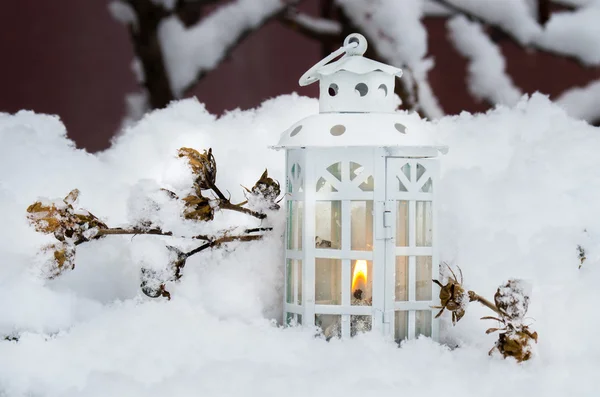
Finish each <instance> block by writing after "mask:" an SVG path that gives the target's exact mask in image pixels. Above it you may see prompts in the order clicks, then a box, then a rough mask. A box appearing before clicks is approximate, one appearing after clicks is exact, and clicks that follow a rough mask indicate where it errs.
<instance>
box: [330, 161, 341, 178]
mask: <svg viewBox="0 0 600 397" xmlns="http://www.w3.org/2000/svg"><path fill="white" fill-rule="evenodd" d="M327 171H329V173H330V174H331V175H333V176H334V177H335V179H337V180H338V181H340V182H341V181H342V163H341V162H338V163H335V164H331V165H330V166H329V167H327Z"/></svg>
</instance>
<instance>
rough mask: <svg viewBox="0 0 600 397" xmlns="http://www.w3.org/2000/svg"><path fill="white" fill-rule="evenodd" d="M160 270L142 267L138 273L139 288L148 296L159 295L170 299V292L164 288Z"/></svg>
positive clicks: (154, 296) (156, 296) (155, 296)
mask: <svg viewBox="0 0 600 397" xmlns="http://www.w3.org/2000/svg"><path fill="white" fill-rule="evenodd" d="M161 276H162V275H161V274H160V272H157V271H156V270H153V269H147V268H142V269H141V273H140V280H141V283H140V288H141V290H142V292H143V293H144V295H146V296H148V297H150V298H158V297H159V296H163V297H166V298H167V299H169V300H170V299H171V294H170V293H169V291H167V290H166V289H165V282H166V281H167V280H163V278H162V277H161Z"/></svg>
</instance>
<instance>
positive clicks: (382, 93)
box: [378, 84, 388, 97]
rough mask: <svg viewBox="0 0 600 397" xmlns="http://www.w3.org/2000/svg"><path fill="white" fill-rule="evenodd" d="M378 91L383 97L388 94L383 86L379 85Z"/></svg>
mask: <svg viewBox="0 0 600 397" xmlns="http://www.w3.org/2000/svg"><path fill="white" fill-rule="evenodd" d="M378 90H379V93H380V94H381V95H383V96H384V97H386V96H387V94H388V89H387V87H386V86H385V84H381V85H380V86H379V88H378Z"/></svg>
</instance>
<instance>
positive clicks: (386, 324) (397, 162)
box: [276, 34, 446, 340]
mask: <svg viewBox="0 0 600 397" xmlns="http://www.w3.org/2000/svg"><path fill="white" fill-rule="evenodd" d="M364 50H366V40H365V39H364V37H362V36H360V35H356V34H354V35H350V36H348V38H347V39H346V41H345V44H344V46H343V47H342V48H341V49H340V50H338V51H336V52H334V53H333V54H332V56H330V57H327V58H326V59H324V60H323V61H322V62H320V63H318V64H317V65H315V67H313V68H311V69H310V70H309V71H308V72H307V73H306V74H305V75H304V76H302V78H301V80H300V83H301V84H310V83H312V82H315V81H317V80H321V99H320V103H321V106H320V108H321V113H320V114H318V115H314V116H310V117H307V118H306V119H304V120H301V121H299V122H298V123H296V124H294V125H293V126H291V127H290V128H289V129H287V130H286V131H284V132H283V134H282V135H281V139H280V142H279V144H278V145H277V146H276V148H280V149H285V150H286V192H287V195H286V211H287V228H286V237H285V241H286V247H285V248H286V250H285V261H286V262H285V269H286V270H285V273H286V277H285V293H284V312H285V321H286V323H288V324H301V325H302V326H305V327H314V326H315V324H316V323H315V321H316V316H319V315H320V316H323V315H334V316H339V320H340V327H339V328H340V332H339V336H341V337H342V338H345V337H349V336H350V335H351V327H352V326H351V323H352V322H353V319H354V317H353V316H370V325H371V329H372V331H379V332H381V333H382V334H383V335H386V336H387V337H389V338H394V339H396V340H399V339H412V338H414V337H416V336H418V335H419V334H423V335H426V336H431V337H432V338H433V339H436V340H437V339H438V338H439V329H438V326H437V322H434V321H433V319H434V315H435V313H434V310H432V308H431V307H432V306H434V305H438V304H439V299H438V297H437V296H438V293H439V289H438V287H437V286H436V285H435V284H434V283H432V282H431V280H432V279H433V278H437V277H438V273H439V270H438V266H437V264H438V261H439V258H438V252H437V231H436V229H437V227H436V225H437V211H436V205H435V203H436V194H437V190H438V189H437V186H438V181H439V161H438V160H437V157H438V155H439V154H440V152H442V153H443V152H445V151H446V147H444V146H442V145H436V144H435V143H432V137H431V135H429V134H428V131H426V128H424V126H425V124H424V122H423V121H422V120H420V119H419V118H418V116H416V115H407V114H402V113H391V112H389V113H383V112H381V113H374V112H373V110H376V109H380V108H384V109H389V108H390V103H393V98H392V95H391V93H393V79H394V77H395V76H398V75H401V71H400V70H399V69H396V68H393V67H391V66H388V65H383V64H381V63H379V62H375V61H371V60H369V59H366V58H363V57H362V54H363V53H364ZM344 52H345V54H346V55H344V56H343V57H342V58H341V59H339V60H338V61H335V62H332V63H329V64H327V63H328V62H330V61H331V59H333V58H335V57H337V56H339V55H340V54H341V53H344ZM334 55H335V56H334ZM329 58H331V59H329ZM348 58H349V59H348ZM348 65H350V66H348ZM382 65H383V66H382ZM324 76H325V77H324ZM386 79H387V80H386ZM381 81H388V83H386V84H387V86H386V87H387V91H391V92H386V95H385V96H384V97H381V96H375V95H376V94H375V93H373V91H375V90H374V89H372V88H378V87H380V86H381V85H382V84H383V83H381ZM356 82H359V83H360V82H367V83H369V84H371V85H367V87H368V88H369V89H370V92H369V93H367V94H366V95H362V93H361V92H357V93H353V94H355V95H354V97H348V99H345V97H344V96H341V97H340V98H335V102H334V101H331V98H327V95H329V94H331V93H327V92H325V93H324V92H323V91H324V90H326V89H327V88H328V87H329V86H330V85H331V84H336V85H337V86H338V87H352V85H353V84H355V83H356ZM359 83H356V84H359ZM380 83H381V84H380ZM365 84H366V83H365ZM388 93H389V94H390V95H387V94H388ZM336 94H338V93H336ZM339 94H340V95H347V93H346V94H344V93H342V92H340V93H339ZM369 94H370V95H371V96H369ZM379 94H381V93H379ZM324 96H325V99H323V98H324ZM329 96H331V95H329ZM357 98H358V99H357ZM361 100H362V101H363V102H364V103H363V104H362V105H361ZM323 102H326V103H325V105H324V104H323ZM358 109H362V110H363V111H361V112H358V111H357V110H358ZM338 164H339V165H338ZM332 165H336V167H338V168H336V169H337V170H338V171H339V174H336V175H333V174H332V172H330V171H328V169H331V167H332ZM369 178H371V179H369ZM367 181H368V183H367ZM324 184H327V186H328V187H329V190H328V191H325V190H324V189H319V188H318V187H317V185H319V186H321V187H322V186H323V185H324ZM319 202H326V203H327V202H329V203H333V202H336V203H338V202H339V214H338V215H339V217H340V219H339V221H340V226H339V228H340V246H339V247H334V248H327V247H322V246H319V243H318V241H319V236H317V235H316V226H317V225H316V218H317V213H316V212H317V205H318V203H319ZM353 202H365V203H366V204H365V208H366V210H365V211H369V210H371V211H372V227H373V229H372V230H370V231H368V232H367V234H371V237H372V246H371V249H370V250H355V249H352V227H353V223H352V222H353V218H352V216H353V215H352V206H353ZM368 202H372V203H371V206H369V204H368ZM399 203H401V204H399ZM399 211H400V212H401V214H399ZM427 214H429V216H426V215H427ZM331 216H333V215H331ZM419 216H420V217H421V218H422V219H421V218H419V219H417V218H418V217H419ZM424 216H425V217H426V223H418V222H417V221H419V220H420V221H421V222H424V219H425V218H424ZM398 219H402V220H403V222H405V223H404V225H403V228H402V230H404V231H405V233H406V234H405V235H404V234H403V235H402V238H398V230H400V229H398V225H397V223H398ZM368 220H369V221H370V220H371V219H370V218H369V219H368ZM367 223H368V224H371V223H370V222H367ZM418 225H421V226H420V229H419V226H418ZM417 232H420V233H421V240H420V241H419V239H418V236H417ZM423 238H425V240H423ZM399 240H404V241H399ZM404 243H406V244H404ZM398 258H402V259H400V260H399V259H398ZM418 258H421V259H422V258H428V259H425V262H423V261H422V260H421V261H419V259H418ZM319 259H332V260H337V261H339V263H340V266H341V279H340V280H338V282H339V283H340V288H341V302H340V304H319V303H318V302H317V301H316V297H315V288H316V287H315V285H316V283H317V281H318V279H317V277H318V275H317V274H316V262H317V260H319ZM357 260H365V261H370V262H371V269H372V271H371V273H372V274H371V275H370V277H371V283H372V286H371V288H372V302H371V303H370V305H353V299H352V296H351V294H352V291H351V287H350V283H351V276H352V275H351V269H352V262H353V261H357ZM398 261H400V262H401V263H400V266H399V265H398V263H399V262H398ZM418 261H419V266H417V262H418ZM419 269H420V272H419ZM423 269H425V273H423ZM399 274H403V277H405V280H406V285H405V288H406V290H404V291H402V294H405V297H402V299H401V300H398V299H397V298H399V297H398V296H396V295H397V292H396V288H397V286H398V285H400V286H401V284H398V282H397V280H398V276H399ZM418 279H419V280H418ZM417 281H419V282H422V283H424V284H425V288H421V289H420V290H419V289H418V288H417ZM419 291H420V292H421V294H420V296H418V295H419ZM399 313H400V314H399ZM357 318H358V317H357ZM400 322H402V323H403V328H401V327H398V324H399V323H400Z"/></svg>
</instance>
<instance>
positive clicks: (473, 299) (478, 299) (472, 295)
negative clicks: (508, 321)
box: [469, 291, 504, 316]
mask: <svg viewBox="0 0 600 397" xmlns="http://www.w3.org/2000/svg"><path fill="white" fill-rule="evenodd" d="M469 300H470V301H471V302H479V303H481V304H482V305H484V306H486V307H487V308H489V309H492V310H493V311H495V312H496V313H498V314H499V315H500V316H503V315H504V313H502V312H501V311H500V310H499V309H498V308H497V307H496V305H494V304H493V303H492V302H490V301H489V300H487V299H485V298H484V297H483V296H480V295H477V293H475V291H469Z"/></svg>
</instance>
